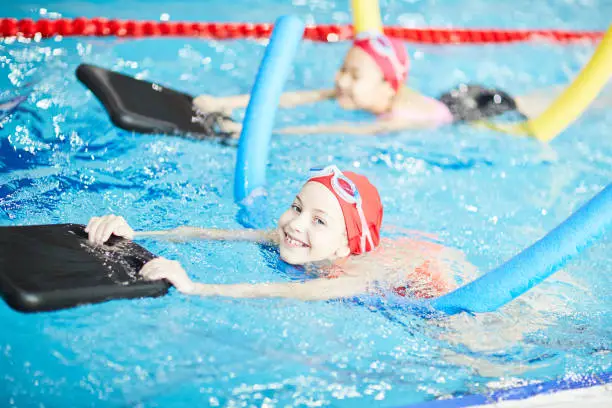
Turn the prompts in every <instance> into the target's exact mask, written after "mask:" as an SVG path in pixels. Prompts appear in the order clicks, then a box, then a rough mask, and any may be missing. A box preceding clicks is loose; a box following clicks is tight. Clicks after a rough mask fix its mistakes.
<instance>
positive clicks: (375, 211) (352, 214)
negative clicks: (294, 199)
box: [308, 171, 383, 255]
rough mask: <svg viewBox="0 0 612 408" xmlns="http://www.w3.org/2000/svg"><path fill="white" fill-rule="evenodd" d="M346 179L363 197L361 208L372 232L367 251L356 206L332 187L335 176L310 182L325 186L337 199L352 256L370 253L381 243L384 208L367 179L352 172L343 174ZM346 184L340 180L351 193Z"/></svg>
mask: <svg viewBox="0 0 612 408" xmlns="http://www.w3.org/2000/svg"><path fill="white" fill-rule="evenodd" d="M342 174H344V176H346V178H348V179H349V180H351V181H352V182H353V184H354V185H355V187H356V188H357V191H358V193H359V195H360V196H361V208H362V209H363V214H364V216H365V221H366V225H367V228H368V229H369V231H370V236H371V237H372V242H373V243H374V246H373V247H372V246H371V245H370V244H369V243H368V242H366V244H365V251H362V250H361V240H362V222H361V218H360V216H359V211H358V210H357V205H356V204H351V203H349V202H347V201H346V200H345V199H343V198H342V197H341V196H340V195H339V194H338V193H337V192H336V191H335V189H334V187H333V186H332V178H333V174H330V175H327V176H321V177H313V178H311V179H309V180H308V181H313V182H317V183H321V184H323V185H324V186H325V187H327V189H328V190H329V191H331V192H332V194H333V195H334V196H335V197H336V199H337V200H338V202H339V203H340V207H341V208H342V215H343V216H344V223H345V224H346V237H347V238H348V246H349V248H350V250H351V254H355V255H357V254H361V253H363V252H369V251H372V250H373V249H375V248H376V247H377V246H378V243H379V242H380V225H381V224H382V218H383V206H382V203H381V201H380V196H379V195H378V190H377V189H376V187H374V186H373V185H372V183H370V181H369V180H368V178H367V177H365V176H362V175H359V174H356V173H353V172H352V171H346V172H342ZM343 183H344V184H345V183H346V182H343V180H341V179H340V180H339V184H340V187H341V188H343V189H344V190H345V191H347V192H349V190H350V186H348V185H344V184H343Z"/></svg>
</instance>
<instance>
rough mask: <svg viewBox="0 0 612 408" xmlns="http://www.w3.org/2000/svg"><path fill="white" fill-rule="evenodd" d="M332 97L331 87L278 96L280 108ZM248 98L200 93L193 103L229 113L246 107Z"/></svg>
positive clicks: (246, 96)
mask: <svg viewBox="0 0 612 408" xmlns="http://www.w3.org/2000/svg"><path fill="white" fill-rule="evenodd" d="M334 97H335V91H334V90H333V89H322V90H312V91H293V92H285V93H283V94H282V95H281V97H280V103H279V106H280V107H281V108H292V107H294V106H298V105H305V104H308V103H314V102H319V101H324V100H327V99H332V98H334ZM250 99H251V95H235V96H226V97H215V96H211V95H200V96H198V97H196V98H194V100H193V103H194V105H196V107H197V108H199V109H200V110H202V111H204V112H213V111H217V112H225V113H231V112H232V111H233V110H234V109H238V108H246V106H247V105H248V104H249V100H250Z"/></svg>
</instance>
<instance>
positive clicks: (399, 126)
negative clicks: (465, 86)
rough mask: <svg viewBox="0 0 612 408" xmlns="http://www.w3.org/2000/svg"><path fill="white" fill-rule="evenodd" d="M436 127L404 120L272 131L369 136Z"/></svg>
mask: <svg viewBox="0 0 612 408" xmlns="http://www.w3.org/2000/svg"><path fill="white" fill-rule="evenodd" d="M436 126H438V124H437V123H430V122H424V121H418V122H411V121H406V120H377V121H375V122H368V123H332V124H329V125H312V126H292V127H286V128H283V129H278V130H274V133H277V134H286V135H308V134H330V133H337V134H345V135H361V136H371V135H374V134H377V133H389V132H398V131H401V130H406V129H428V128H434V127H436Z"/></svg>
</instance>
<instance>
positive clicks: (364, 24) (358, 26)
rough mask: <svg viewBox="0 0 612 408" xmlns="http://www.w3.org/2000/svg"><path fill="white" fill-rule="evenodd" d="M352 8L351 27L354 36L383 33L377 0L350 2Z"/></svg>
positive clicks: (355, 0)
mask: <svg viewBox="0 0 612 408" xmlns="http://www.w3.org/2000/svg"><path fill="white" fill-rule="evenodd" d="M351 3H352V8H353V27H355V34H359V33H363V32H379V33H382V32H383V23H382V19H381V17H380V7H379V5H378V0H351Z"/></svg>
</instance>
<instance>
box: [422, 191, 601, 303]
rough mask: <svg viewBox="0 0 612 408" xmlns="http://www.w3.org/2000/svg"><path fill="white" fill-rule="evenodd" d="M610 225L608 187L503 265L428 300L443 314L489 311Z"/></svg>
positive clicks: (546, 274)
mask: <svg viewBox="0 0 612 408" xmlns="http://www.w3.org/2000/svg"><path fill="white" fill-rule="evenodd" d="M611 224H612V184H609V185H608V186H607V187H606V188H604V189H603V190H602V191H601V192H600V193H599V194H597V195H596V196H595V197H593V198H592V199H591V200H590V201H589V202H587V203H586V204H585V205H584V206H582V207H581V208H580V209H578V210H577V211H576V212H575V213H574V214H573V215H572V216H570V217H569V218H568V219H567V220H565V221H564V222H563V223H561V224H560V225H559V226H558V227H557V228H555V229H553V230H552V231H551V232H549V233H548V234H547V235H546V236H544V238H542V239H540V240H539V241H537V242H536V243H535V244H533V245H532V246H530V247H529V248H527V249H525V250H524V251H523V252H521V253H519V254H518V255H516V256H515V257H514V258H512V259H510V260H509V261H508V262H506V263H505V264H503V265H501V266H499V267H498V268H496V269H493V270H492V271H490V272H489V273H487V274H485V275H483V276H481V277H480V278H478V279H476V280H474V281H473V282H470V283H468V284H467V285H465V286H462V287H460V288H459V289H457V290H455V291H453V292H451V293H449V294H447V295H445V296H441V297H439V298H437V299H435V300H433V301H432V304H431V306H433V307H434V308H435V309H437V310H439V311H442V312H445V313H447V314H455V313H459V312H463V311H466V312H492V311H495V310H497V309H498V308H500V307H501V306H503V305H505V304H506V303H508V302H510V301H511V300H513V299H515V298H517V297H518V296H520V295H522V294H523V293H525V292H526V291H528V290H529V289H531V288H532V287H534V286H535V285H537V284H539V283H540V282H542V281H543V280H544V279H546V278H547V277H549V276H550V275H552V274H553V273H555V272H556V271H557V270H558V269H559V268H561V267H562V266H563V265H564V264H565V262H567V261H568V260H569V259H570V258H572V257H574V256H575V255H577V254H578V253H579V252H580V251H581V250H582V249H584V248H585V247H586V246H588V245H589V244H590V243H592V242H593V241H594V240H595V239H597V238H598V237H599V236H600V235H602V234H603V233H604V232H605V231H606V229H607V228H609V227H610V225H611Z"/></svg>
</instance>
